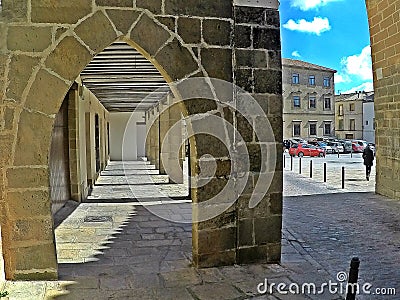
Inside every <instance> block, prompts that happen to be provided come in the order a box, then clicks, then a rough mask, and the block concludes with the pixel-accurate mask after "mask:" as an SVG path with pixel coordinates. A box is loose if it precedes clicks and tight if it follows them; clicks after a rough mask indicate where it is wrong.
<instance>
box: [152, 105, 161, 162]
mask: <svg viewBox="0 0 400 300" xmlns="http://www.w3.org/2000/svg"><path fill="white" fill-rule="evenodd" d="M159 121H160V119H159V109H158V107H154V108H153V109H152V125H151V127H150V136H151V137H150V140H151V144H150V152H151V156H150V158H151V160H150V161H151V163H152V164H153V165H155V166H156V169H159V167H160V159H159V156H160V155H159V152H160V150H159V149H160V144H159V143H160V132H159V128H160V126H159V125H160V124H159Z"/></svg>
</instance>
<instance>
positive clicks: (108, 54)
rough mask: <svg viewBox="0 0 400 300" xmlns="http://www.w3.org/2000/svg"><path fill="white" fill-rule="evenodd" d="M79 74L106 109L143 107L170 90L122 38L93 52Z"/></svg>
mask: <svg viewBox="0 0 400 300" xmlns="http://www.w3.org/2000/svg"><path fill="white" fill-rule="evenodd" d="M81 78H82V82H83V84H84V85H85V86H86V87H87V88H88V89H90V90H91V91H92V92H93V94H95V95H96V97H97V98H98V99H99V100H100V102H101V103H102V104H103V105H104V107H105V108H106V109H107V110H108V111H125V112H130V111H135V110H137V111H146V110H148V109H149V108H151V107H153V106H154V105H156V104H157V103H158V102H159V101H161V100H162V99H164V98H165V97H166V95H167V94H168V93H169V92H170V89H169V87H168V85H167V83H166V82H165V80H164V78H163V77H162V76H161V74H160V72H158V70H157V69H156V68H155V67H154V65H153V64H152V63H151V62H150V61H148V60H147V59H146V58H145V57H144V56H143V55H141V54H140V53H139V52H138V51H136V50H135V49H134V48H132V47H131V46H129V45H128V44H126V43H125V42H115V43H113V44H112V45H110V46H109V47H107V48H106V49H104V50H103V51H102V52H101V53H99V54H97V55H96V56H95V57H94V58H93V60H92V61H91V62H90V63H89V64H88V65H87V66H86V68H85V69H84V70H83V71H82V73H81Z"/></svg>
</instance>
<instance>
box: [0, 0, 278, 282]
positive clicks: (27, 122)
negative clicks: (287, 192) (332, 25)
mask: <svg viewBox="0 0 400 300" xmlns="http://www.w3.org/2000/svg"><path fill="white" fill-rule="evenodd" d="M238 2H240V1H238ZM272 2H273V4H268V5H270V7H256V8H254V7H246V6H240V5H233V3H232V1H230V0H223V1H214V0H212V1H211V0H202V1H201V0H190V1H187V0H185V1H183V0H154V1H142V0H136V1H132V0H94V1H92V0H71V1H51V2H49V1H45V0H29V1H23V0H3V1H2V3H3V10H2V11H1V15H0V115H1V120H2V121H1V123H0V136H1V140H2V143H1V144H0V181H1V183H2V184H1V185H0V217H1V228H2V241H3V254H4V260H5V271H6V277H7V278H8V279H54V278H56V277H57V260H56V253H55V241H54V234H53V228H52V219H51V214H50V209H49V205H50V199H49V195H48V184H49V174H48V173H49V172H48V171H49V170H48V153H49V145H50V140H51V132H52V125H53V122H54V117H55V115H56V114H57V112H58V111H59V108H60V106H61V103H62V100H63V99H64V97H65V95H66V94H67V92H68V90H69V89H70V87H71V85H72V84H73V82H74V81H75V79H76V78H77V77H78V75H79V74H80V72H81V71H82V70H83V68H84V67H85V66H86V65H87V64H88V63H89V62H90V61H91V59H92V58H93V56H94V55H96V54H97V53H99V52H101V51H102V50H103V49H104V48H105V47H107V46H108V45H110V44H111V43H112V42H114V41H116V40H123V41H125V42H127V43H128V44H130V45H131V46H133V47H135V48H136V49H137V50H138V51H140V52H141V53H142V54H143V55H144V56H145V57H146V58H148V59H149V60H150V61H151V62H152V63H153V64H154V65H155V66H156V68H157V69H158V70H159V71H160V73H161V74H162V75H163V76H164V78H165V80H166V81H167V82H172V81H176V80H181V79H187V78H199V77H205V78H206V79H205V80H203V82H204V83H206V88H205V89H204V91H206V92H209V94H212V95H213V96H214V97H216V99H214V101H208V100H207V99H205V98H207V97H203V96H204V95H200V96H199V97H197V98H196V99H191V100H190V101H185V103H184V113H185V114H186V116H191V115H197V117H196V118H197V119H196V118H194V119H192V120H191V122H190V123H191V124H190V126H191V128H192V130H193V131H194V132H196V130H198V129H200V128H206V129H210V126H209V123H208V121H210V120H213V118H215V117H217V118H218V119H219V122H221V123H220V124H221V126H217V129H218V131H219V133H221V134H222V136H223V138H222V140H223V141H218V139H216V138H215V137H212V136H208V135H206V134H196V135H195V136H193V137H191V138H190V140H191V158H190V159H191V166H192V174H193V175H201V174H200V169H201V168H200V167H199V166H200V162H201V161H202V164H203V166H204V168H203V169H204V170H207V166H208V164H209V163H211V164H212V165H216V166H217V168H216V171H215V172H214V173H213V174H211V175H210V174H208V173H207V172H206V173H205V177H203V176H198V177H196V180H197V182H196V181H195V182H194V185H193V186H192V193H191V194H192V197H193V205H194V214H193V216H194V219H195V220H197V221H196V222H195V224H194V225H193V259H194V264H195V265H196V266H216V265H223V264H233V263H243V262H250V261H267V262H277V261H279V259H280V236H281V231H280V229H281V214H282V165H281V156H280V155H278V156H277V157H278V158H277V157H275V155H274V154H275V153H276V152H277V151H279V149H280V148H281V146H280V143H281V139H282V126H281V124H282V98H281V92H282V89H281V62H280V61H281V60H280V34H279V14H278V10H277V6H278V2H277V1H272ZM235 3H236V1H235ZM210 78H216V79H219V80H225V81H226V82H227V83H229V84H230V88H226V87H225V88H220V87H219V84H220V82H218V81H211V80H210ZM200 81H201V80H200ZM231 83H237V85H239V86H240V87H242V88H243V89H244V90H245V91H248V92H249V93H250V94H245V93H244V92H243V91H237V90H236V89H232V86H231ZM186 90H190V87H187V88H186V89H185V90H183V91H182V90H181V91H176V90H174V89H173V92H174V94H175V97H176V99H178V101H179V100H180V99H182V98H184V97H183V96H182V94H184V93H185V91H186ZM248 95H250V96H253V97H252V98H251V99H255V100H254V101H253V100H251V99H250V100H249V102H248V101H247V99H248ZM225 98H227V100H226V99H225ZM224 100H226V101H224ZM252 101H253V102H252ZM254 107H257V108H254ZM85 118H86V122H85V124H86V125H87V128H91V114H90V113H86V114H85ZM221 120H224V121H225V122H222V121H221ZM102 122H103V123H104V120H103V121H102ZM100 123H101V122H100ZM268 124H270V125H271V126H269V125H268ZM103 125H104V124H103ZM267 125H268V126H267ZM231 127H233V128H234V129H236V130H237V131H238V132H239V133H240V137H241V139H240V138H239V135H237V134H235V133H233V131H232V130H231V129H230V128H231ZM268 128H270V129H271V131H270V132H269V133H270V134H263V132H264V130H265V129H268ZM272 129H273V130H272ZM267 131H268V130H267ZM91 134H92V133H91V132H89V133H88V132H86V136H87V137H89V138H90V136H91ZM101 140H103V141H104V140H105V137H104V134H101ZM26 149H29V151H26ZM244 149H246V151H244ZM89 150H90V151H91V150H92V147H91V148H90V149H89ZM231 150H233V152H232V153H230V152H229V151H231ZM238 150H243V151H244V152H245V153H246V156H245V157H242V156H240V155H241V153H240V151H238ZM90 151H89V152H90ZM102 153H103V156H105V154H104V153H105V152H104V151H103V152H102ZM89 154H90V153H89ZM205 154H207V155H209V156H204V155H205ZM210 156H211V157H212V159H210ZM246 159H248V160H249V166H248V168H245V167H243V165H242V162H243V161H246ZM103 161H104V157H103ZM81 165H82V164H81ZM86 165H87V172H88V173H90V174H93V170H94V168H93V166H92V165H91V164H90V162H88V163H87V164H86ZM103 166H104V164H103ZM242 178H246V186H245V188H244V190H243V191H239V190H238V189H237V183H238V182H240V181H241V179H242ZM203 179H204V180H203ZM242 181H243V180H242ZM201 182H206V183H205V184H203V185H201V184H198V183H201ZM232 182H233V184H234V185H233V188H232V189H228V190H229V192H231V191H232V193H228V194H226V195H224V196H223V198H222V199H220V200H222V201H221V203H216V205H214V206H211V211H213V210H214V208H218V207H219V206H220V204H222V205H225V202H227V203H229V204H232V205H230V206H229V208H228V209H226V210H224V212H223V213H221V214H220V215H219V216H217V217H216V218H214V219H211V220H210V219H207V220H200V219H199V218H197V217H198V214H199V213H202V212H201V210H199V209H197V208H198V207H201V204H204V203H206V201H207V200H209V198H210V197H212V196H213V195H216V194H218V193H219V191H221V190H222V189H223V188H224V187H225V186H226V185H227V184H229V183H232ZM76 184H77V186H78V185H79V182H78V181H77V182H76ZM228 187H230V186H229V185H228ZM16 195H18V197H16ZM21 195H22V196H21ZM254 195H255V199H253V198H252V197H253V196H254ZM237 199H239V200H238V201H236V200H237ZM249 199H250V200H249ZM249 201H250V203H249ZM249 204H250V206H251V207H252V208H250V207H249ZM256 204H258V205H256ZM209 210H210V207H208V208H207V209H206V211H209Z"/></svg>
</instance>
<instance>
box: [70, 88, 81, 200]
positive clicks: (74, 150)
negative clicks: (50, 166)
mask: <svg viewBox="0 0 400 300" xmlns="http://www.w3.org/2000/svg"><path fill="white" fill-rule="evenodd" d="M78 88H79V87H78V84H77V83H74V84H73V86H72V88H71V90H70V91H69V95H68V97H69V98H68V142H69V172H70V180H71V197H72V199H73V200H75V201H78V202H79V201H81V200H82V192H83V191H82V189H83V184H82V182H80V179H81V167H80V149H79V146H80V144H79V137H80V132H79V94H78ZM80 88H82V87H80Z"/></svg>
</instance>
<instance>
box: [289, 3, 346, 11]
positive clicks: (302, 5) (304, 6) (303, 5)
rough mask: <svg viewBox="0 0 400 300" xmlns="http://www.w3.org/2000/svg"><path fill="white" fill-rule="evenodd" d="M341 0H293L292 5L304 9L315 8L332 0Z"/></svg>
mask: <svg viewBox="0 0 400 300" xmlns="http://www.w3.org/2000/svg"><path fill="white" fill-rule="evenodd" d="M336 1H341V0H291V2H290V5H291V6H292V7H297V8H299V9H301V10H303V11H306V10H310V9H315V8H318V7H320V6H324V5H327V4H328V3H330V2H336Z"/></svg>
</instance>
